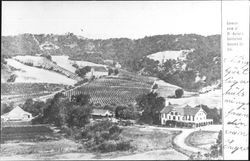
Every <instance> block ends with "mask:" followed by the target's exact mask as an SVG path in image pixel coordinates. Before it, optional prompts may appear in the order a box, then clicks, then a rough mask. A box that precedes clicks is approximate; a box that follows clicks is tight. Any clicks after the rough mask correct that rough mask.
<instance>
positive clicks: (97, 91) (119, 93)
mask: <svg viewBox="0 0 250 161" xmlns="http://www.w3.org/2000/svg"><path fill="white" fill-rule="evenodd" d="M150 88H151V86H150V85H149V84H147V83H145V82H142V81H134V80H127V79H123V78H119V77H104V78H100V79H97V80H94V81H92V82H91V83H89V84H87V85H84V86H82V87H80V88H77V89H75V90H73V91H70V92H66V93H65V94H66V96H69V97H70V96H72V95H76V94H81V93H84V94H89V95H90V97H91V99H90V101H91V102H93V103H94V104H100V105H101V106H103V105H110V104H116V105H128V104H133V103H135V98H136V97H137V96H139V95H141V94H143V93H148V92H150Z"/></svg>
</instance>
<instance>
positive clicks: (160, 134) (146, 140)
mask: <svg viewBox="0 0 250 161" xmlns="http://www.w3.org/2000/svg"><path fill="white" fill-rule="evenodd" d="M178 133H179V132H178V131H168V130H160V129H148V128H147V127H144V128H143V127H134V126H132V127H126V128H124V129H123V131H122V137H124V138H126V139H128V140H132V142H131V144H132V146H133V147H135V149H134V150H135V151H136V152H145V151H151V150H162V149H168V148H171V147H172V143H171V141H172V138H173V137H174V136H175V135H177V134H178Z"/></svg>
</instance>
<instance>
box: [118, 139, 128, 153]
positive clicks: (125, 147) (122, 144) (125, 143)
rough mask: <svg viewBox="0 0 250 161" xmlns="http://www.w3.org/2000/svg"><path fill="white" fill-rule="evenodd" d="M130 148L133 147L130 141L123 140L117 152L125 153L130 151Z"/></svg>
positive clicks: (119, 143)
mask: <svg viewBox="0 0 250 161" xmlns="http://www.w3.org/2000/svg"><path fill="white" fill-rule="evenodd" d="M130 148H131V145H130V142H129V141H124V140H122V141H119V142H118V143H117V150H121V151H124V150H129V149H130Z"/></svg>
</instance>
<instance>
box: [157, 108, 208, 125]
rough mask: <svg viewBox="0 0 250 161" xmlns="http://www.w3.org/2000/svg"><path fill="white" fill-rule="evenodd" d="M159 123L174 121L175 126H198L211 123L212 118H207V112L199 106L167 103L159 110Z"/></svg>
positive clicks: (164, 123)
mask: <svg viewBox="0 0 250 161" xmlns="http://www.w3.org/2000/svg"><path fill="white" fill-rule="evenodd" d="M160 119H161V124H162V125H166V124H168V123H171V122H172V123H175V126H176V125H177V126H182V127H183V126H184V127H200V126H205V125H210V124H213V120H212V119H207V113H206V112H205V111H204V110H203V109H202V108H201V107H194V108H193V107H190V106H189V105H186V106H180V105H177V104H169V105H168V106H166V107H164V108H163V109H162V110H161V114H160Z"/></svg>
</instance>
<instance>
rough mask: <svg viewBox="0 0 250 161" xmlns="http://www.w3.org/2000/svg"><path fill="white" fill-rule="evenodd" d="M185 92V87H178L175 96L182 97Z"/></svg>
mask: <svg viewBox="0 0 250 161" xmlns="http://www.w3.org/2000/svg"><path fill="white" fill-rule="evenodd" d="M183 94H184V91H183V89H180V88H179V89H176V90H175V97H176V98H181V97H182V96H183Z"/></svg>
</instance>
